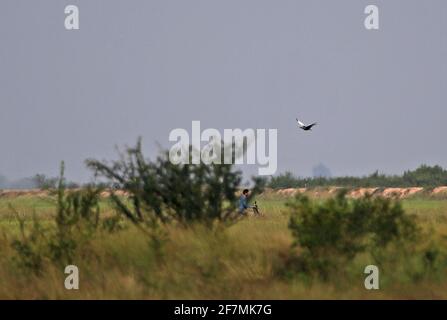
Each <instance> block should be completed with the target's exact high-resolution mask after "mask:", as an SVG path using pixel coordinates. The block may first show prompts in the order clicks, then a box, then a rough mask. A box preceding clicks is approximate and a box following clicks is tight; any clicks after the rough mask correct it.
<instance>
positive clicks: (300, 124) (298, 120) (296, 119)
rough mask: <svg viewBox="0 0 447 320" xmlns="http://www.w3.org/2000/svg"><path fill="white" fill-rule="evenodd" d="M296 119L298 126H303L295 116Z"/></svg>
mask: <svg viewBox="0 0 447 320" xmlns="http://www.w3.org/2000/svg"><path fill="white" fill-rule="evenodd" d="M296 121H297V122H298V125H299V126H300V127H304V126H305V125H304V123H302V122H301V121H300V120H298V119H297V118H296Z"/></svg>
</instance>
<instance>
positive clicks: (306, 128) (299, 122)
mask: <svg viewBox="0 0 447 320" xmlns="http://www.w3.org/2000/svg"><path fill="white" fill-rule="evenodd" d="M296 121H297V122H298V126H299V127H300V128H301V129H303V130H304V131H308V130H312V127H313V126H315V125H316V124H317V123H316V122H314V123H312V124H304V123H302V122H301V121H300V120H298V119H296Z"/></svg>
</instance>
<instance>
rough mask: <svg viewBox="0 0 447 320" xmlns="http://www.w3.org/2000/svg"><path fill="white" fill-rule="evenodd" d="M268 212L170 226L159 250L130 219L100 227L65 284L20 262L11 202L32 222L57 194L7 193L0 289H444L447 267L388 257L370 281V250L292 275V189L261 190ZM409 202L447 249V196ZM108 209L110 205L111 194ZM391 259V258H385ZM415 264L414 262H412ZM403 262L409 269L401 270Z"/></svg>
mask: <svg viewBox="0 0 447 320" xmlns="http://www.w3.org/2000/svg"><path fill="white" fill-rule="evenodd" d="M257 202H258V205H259V206H260V209H261V211H262V213H263V214H264V216H263V217H259V218H258V217H248V218H246V219H244V220H242V221H240V222H238V223H237V224H235V225H233V226H231V227H229V228H228V229H226V230H225V231H221V232H215V231H214V232H213V231H210V230H208V229H206V228H204V227H202V226H200V225H197V226H195V227H192V228H189V229H185V228H180V227H175V226H171V227H169V228H167V229H166V230H164V231H165V232H167V234H168V235H169V237H168V239H169V240H167V241H166V243H164V245H163V249H162V250H161V251H157V250H155V249H154V248H153V247H152V246H151V245H150V244H149V240H148V239H147V238H146V237H145V236H143V235H142V233H141V232H140V231H139V230H137V229H136V228H135V227H133V226H132V225H130V224H126V223H125V222H124V225H123V227H124V229H123V230H120V231H117V232H107V231H105V230H100V231H98V232H97V234H95V236H94V238H93V239H92V240H91V242H90V243H89V245H88V247H85V248H83V249H82V250H80V251H79V252H78V253H77V255H76V257H75V259H74V262H73V263H74V264H75V265H77V266H78V267H79V270H80V289H79V290H66V289H65V288H64V279H65V276H66V275H65V274H64V268H63V266H61V265H58V264H56V263H52V262H49V261H47V262H45V268H44V269H43V271H42V273H40V274H36V273H33V272H32V271H31V270H28V269H26V268H22V267H20V264H18V260H17V252H16V250H14V249H13V247H12V246H11V242H12V241H13V239H14V238H15V237H17V236H18V234H19V223H18V221H17V219H16V217H15V215H14V213H13V210H12V209H11V207H10V206H12V207H14V208H15V210H16V211H17V212H18V213H19V214H20V215H21V216H22V217H24V218H25V220H26V221H27V222H28V223H29V224H31V223H32V217H33V215H35V216H36V217H37V219H39V221H41V223H42V225H43V226H45V225H49V224H51V223H52V219H51V217H52V215H54V212H55V203H54V201H51V200H50V199H47V198H38V197H29V196H21V197H16V198H0V252H1V255H0V279H1V280H0V298H2V299H80V298H86V299H354V298H355V299H380V298H385V299H396V298H399V299H413V298H423V299H446V298H447V271H446V269H445V268H444V269H443V270H441V272H438V273H437V274H436V275H433V276H431V275H423V276H420V277H418V278H416V277H413V278H412V277H408V276H407V275H406V272H405V268H406V267H407V266H406V265H401V264H403V263H404V262H405V263H407V262H408V263H409V264H411V263H414V262H412V260H411V257H408V259H404V260H399V262H398V263H399V265H397V266H396V265H392V264H389V265H387V264H384V268H383V270H381V273H380V285H381V287H380V289H379V290H366V289H365V288H364V279H365V275H364V273H363V270H364V267H365V266H366V265H368V264H370V262H371V261H370V260H369V257H368V256H361V257H359V258H358V259H356V260H355V262H354V263H352V264H350V265H349V266H346V267H345V266H342V268H341V271H339V272H338V273H337V274H336V275H334V277H332V278H331V279H330V280H328V281H323V280H321V279H318V278H312V277H302V276H296V277H295V276H290V275H287V270H286V269H287V263H286V262H287V259H288V257H289V256H290V254H291V252H292V251H293V250H294V249H292V248H291V245H292V242H293V238H292V235H291V232H290V230H289V229H288V221H289V212H288V209H287V207H286V206H285V202H286V198H281V197H268V198H263V197H258V198H257ZM403 206H404V208H405V210H406V211H407V212H408V213H410V214H415V215H417V221H418V224H419V226H420V227H421V228H422V229H423V230H424V232H426V233H427V234H430V235H433V237H432V240H431V241H435V242H436V244H437V245H438V246H439V247H440V248H441V250H444V251H445V249H447V201H445V200H428V199H416V198H415V199H408V200H404V201H403ZM101 208H102V215H103V216H105V215H112V214H113V209H112V208H111V206H110V205H109V204H108V203H107V201H106V200H104V201H103V203H102V204H101ZM387 266H388V268H387ZM415 268H417V267H415ZM401 269H402V270H401Z"/></svg>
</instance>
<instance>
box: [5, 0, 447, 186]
mask: <svg viewBox="0 0 447 320" xmlns="http://www.w3.org/2000/svg"><path fill="white" fill-rule="evenodd" d="M68 4H75V5H78V6H79V9H80V30H78V31H67V30H65V28H64V18H65V14H64V8H65V6H66V5H68ZM368 4H376V5H378V7H379V9H380V30H378V31H368V30H366V29H365V27H364V25H363V21H364V18H365V16H366V15H365V14H364V13H363V11H364V8H365V6H366V5H368ZM446 14H447V1H445V0H429V1H422V0H419V1H410V0H394V1H378V0H369V1H362V0H350V1H347V0H340V1H333V0H326V1H316V0H307V1H300V0H275V1H273V0H268V1H266V0H200V1H199V0H157V1H155V0H140V1H137V0H132V1H126V0H77V1H76V0H70V1H67V0H65V1H55V0H39V1H33V0H27V1H23V0H2V1H1V4H0V174H3V175H6V176H8V177H10V178H18V177H24V176H30V175H34V174H35V173H38V172H41V173H46V174H49V175H55V174H57V171H58V165H59V161H60V160H65V161H66V166H67V175H68V177H69V178H72V179H76V180H85V179H88V178H89V177H90V173H89V172H88V171H87V170H86V169H85V166H84V163H83V161H84V159H85V158H88V157H95V158H99V159H112V158H115V157H116V153H115V149H114V147H115V145H118V146H122V145H125V144H128V145H132V144H134V142H135V141H136V139H137V137H138V136H140V135H141V136H142V137H143V142H144V146H145V150H146V151H147V153H148V154H155V152H157V149H158V147H157V145H156V142H158V143H160V144H161V145H162V146H164V147H169V146H170V145H171V143H170V142H169V141H168V135H169V132H170V131H171V130H172V129H174V128H185V129H187V130H188V131H190V128H191V121H192V120H200V121H201V124H202V128H208V127H213V128H217V129H219V130H223V129H224V128H266V129H268V128H273V129H278V166H279V169H278V171H279V172H283V171H285V170H291V171H293V172H295V173H296V174H298V175H310V174H311V172H312V167H313V166H315V165H317V164H318V163H320V162H322V163H324V164H325V165H326V166H328V167H329V168H330V169H331V170H332V173H333V174H335V175H344V174H352V175H360V174H366V173H370V172H372V171H373V170H375V169H379V170H380V171H382V172H386V173H400V172H402V171H403V170H404V169H409V168H414V167H416V166H418V165H419V164H421V163H427V164H440V165H443V166H446V167H447V147H446V137H447V125H446V124H445V123H446V120H447V104H446V102H447V81H446V77H447V19H445V16H446ZM296 116H298V117H300V118H302V119H303V120H304V121H306V122H311V121H317V122H318V126H317V127H315V129H314V130H313V132H311V133H310V134H309V133H306V132H304V131H301V130H300V131H299V130H298V129H297V127H296V123H295V117H296ZM248 172H255V170H254V169H253V168H252V169H250V170H248Z"/></svg>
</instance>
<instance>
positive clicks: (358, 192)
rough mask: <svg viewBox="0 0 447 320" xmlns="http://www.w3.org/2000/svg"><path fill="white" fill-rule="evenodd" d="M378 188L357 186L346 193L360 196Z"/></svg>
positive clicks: (356, 196)
mask: <svg viewBox="0 0 447 320" xmlns="http://www.w3.org/2000/svg"><path fill="white" fill-rule="evenodd" d="M378 189H379V188H359V189H355V190H352V191H351V192H349V193H348V196H350V197H352V198H361V197H363V196H365V195H366V194H374V193H375V192H376V191H377V190H378Z"/></svg>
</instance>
